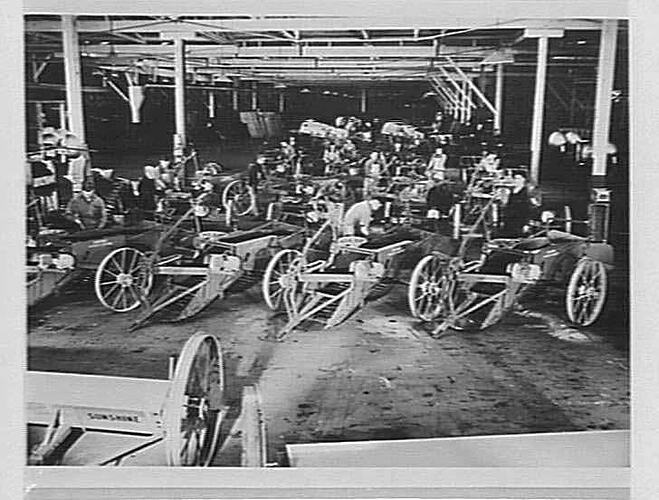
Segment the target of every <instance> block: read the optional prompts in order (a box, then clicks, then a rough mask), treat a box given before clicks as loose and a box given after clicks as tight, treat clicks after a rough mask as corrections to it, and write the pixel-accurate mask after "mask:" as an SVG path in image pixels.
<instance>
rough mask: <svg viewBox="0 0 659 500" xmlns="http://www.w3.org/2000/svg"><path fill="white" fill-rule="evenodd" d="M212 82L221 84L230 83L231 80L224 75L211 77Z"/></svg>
mask: <svg viewBox="0 0 659 500" xmlns="http://www.w3.org/2000/svg"><path fill="white" fill-rule="evenodd" d="M213 81H214V82H221V83H231V82H232V80H231V78H229V77H228V76H227V75H225V74H224V73H220V74H216V75H213Z"/></svg>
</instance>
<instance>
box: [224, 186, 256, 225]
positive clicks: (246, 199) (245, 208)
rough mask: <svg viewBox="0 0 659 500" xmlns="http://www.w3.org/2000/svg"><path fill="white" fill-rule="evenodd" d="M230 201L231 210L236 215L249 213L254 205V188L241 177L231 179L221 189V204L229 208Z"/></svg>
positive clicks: (240, 215)
mask: <svg viewBox="0 0 659 500" xmlns="http://www.w3.org/2000/svg"><path fill="white" fill-rule="evenodd" d="M230 203H231V210H232V211H233V212H234V213H235V215H237V216H238V217H242V216H244V215H247V214H249V213H250V212H252V211H253V210H254V207H255V206H256V196H255V195H254V190H253V189H252V187H251V186H250V185H249V184H247V182H246V181H244V180H242V179H238V180H235V181H231V182H230V183H229V184H227V185H226V187H225V188H224V190H223V191H222V206H224V208H225V209H226V210H229V204H230Z"/></svg>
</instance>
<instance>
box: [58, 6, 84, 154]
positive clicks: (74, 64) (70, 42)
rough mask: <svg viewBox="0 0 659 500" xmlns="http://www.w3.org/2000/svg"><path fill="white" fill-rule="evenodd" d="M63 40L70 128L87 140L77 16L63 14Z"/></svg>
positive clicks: (82, 139) (81, 138)
mask: <svg viewBox="0 0 659 500" xmlns="http://www.w3.org/2000/svg"><path fill="white" fill-rule="evenodd" d="M62 41H63V46H64V78H65V81H66V108H67V114H68V128H69V131H70V132H72V133H74V134H75V135H76V136H78V138H80V140H81V141H82V142H83V143H84V142H85V119H84V118H85V117H84V112H83V106H82V78H81V72H80V50H79V47H78V33H77V32H76V29H75V17H74V16H70V15H66V16H62Z"/></svg>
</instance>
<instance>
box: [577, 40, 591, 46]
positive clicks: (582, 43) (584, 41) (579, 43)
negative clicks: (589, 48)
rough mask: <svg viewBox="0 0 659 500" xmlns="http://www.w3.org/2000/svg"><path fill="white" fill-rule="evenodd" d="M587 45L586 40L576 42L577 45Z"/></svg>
mask: <svg viewBox="0 0 659 500" xmlns="http://www.w3.org/2000/svg"><path fill="white" fill-rule="evenodd" d="M587 43H588V42H587V41H586V40H577V45H586V44H587Z"/></svg>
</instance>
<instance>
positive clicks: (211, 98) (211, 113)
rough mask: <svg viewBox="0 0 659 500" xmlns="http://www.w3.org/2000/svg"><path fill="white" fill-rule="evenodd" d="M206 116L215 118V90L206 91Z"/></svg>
mask: <svg viewBox="0 0 659 500" xmlns="http://www.w3.org/2000/svg"><path fill="white" fill-rule="evenodd" d="M208 118H210V119H213V118H215V92H213V91H212V90H209V91H208Z"/></svg>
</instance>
